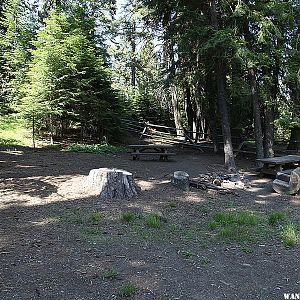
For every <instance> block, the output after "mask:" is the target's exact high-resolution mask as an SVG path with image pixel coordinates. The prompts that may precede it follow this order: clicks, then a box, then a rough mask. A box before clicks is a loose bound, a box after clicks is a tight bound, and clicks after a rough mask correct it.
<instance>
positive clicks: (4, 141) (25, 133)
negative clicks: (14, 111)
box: [0, 116, 32, 147]
mask: <svg viewBox="0 0 300 300" xmlns="http://www.w3.org/2000/svg"><path fill="white" fill-rule="evenodd" d="M31 144H32V141H31V132H30V129H28V128H26V127H25V124H24V122H23V121H22V120H20V119H18V118H17V117H16V116H1V117H0V146H1V147H9V146H17V145H19V146H31Z"/></svg>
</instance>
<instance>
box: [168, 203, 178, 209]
mask: <svg viewBox="0 0 300 300" xmlns="http://www.w3.org/2000/svg"><path fill="white" fill-rule="evenodd" d="M169 207H171V208H176V207H177V204H176V203H175V202H170V203H169Z"/></svg>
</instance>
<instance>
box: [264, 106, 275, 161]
mask: <svg viewBox="0 0 300 300" xmlns="http://www.w3.org/2000/svg"><path fill="white" fill-rule="evenodd" d="M273 147H274V108H273V107H272V106H269V105H267V106H266V108H265V157H274V149H273Z"/></svg>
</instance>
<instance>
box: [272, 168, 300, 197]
mask: <svg viewBox="0 0 300 300" xmlns="http://www.w3.org/2000/svg"><path fill="white" fill-rule="evenodd" d="M278 177H279V178H280V179H279V178H276V179H275V180H274V181H273V184H272V187H273V190H274V191H275V192H277V193H278V194H281V195H295V194H297V193H298V192H299V190H300V167H298V168H296V169H295V170H293V171H292V172H291V175H290V179H289V181H286V177H285V178H283V177H282V174H279V176H278ZM282 179H285V181H284V180H282Z"/></svg>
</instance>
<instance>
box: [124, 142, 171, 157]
mask: <svg viewBox="0 0 300 300" xmlns="http://www.w3.org/2000/svg"><path fill="white" fill-rule="evenodd" d="M129 147H130V148H132V152H131V153H130V155H132V158H133V160H139V159H140V157H141V156H157V157H159V160H168V157H169V156H172V155H175V153H173V152H169V151H168V149H169V148H171V147H172V146H171V145H163V144H149V145H129Z"/></svg>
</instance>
